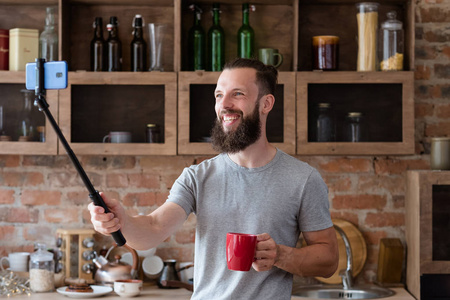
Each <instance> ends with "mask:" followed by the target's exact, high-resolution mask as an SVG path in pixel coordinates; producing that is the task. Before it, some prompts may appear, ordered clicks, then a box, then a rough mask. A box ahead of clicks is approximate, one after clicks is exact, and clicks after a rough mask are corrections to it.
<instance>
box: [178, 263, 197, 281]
mask: <svg viewBox="0 0 450 300" xmlns="http://www.w3.org/2000/svg"><path fill="white" fill-rule="evenodd" d="M193 264H194V263H193V262H192V261H186V262H180V265H179V267H180V280H181V281H183V282H186V283H192V282H190V281H189V280H190V279H192V278H194V267H192V265H193Z"/></svg>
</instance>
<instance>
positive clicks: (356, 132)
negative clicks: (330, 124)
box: [344, 112, 367, 142]
mask: <svg viewBox="0 0 450 300" xmlns="http://www.w3.org/2000/svg"><path fill="white" fill-rule="evenodd" d="M344 141H346V142H365V141H367V130H366V124H365V120H364V116H363V114H362V113H361V112H349V113H348V114H347V116H346V117H345V123H344Z"/></svg>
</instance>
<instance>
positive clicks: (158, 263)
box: [142, 255, 164, 279]
mask: <svg viewBox="0 0 450 300" xmlns="http://www.w3.org/2000/svg"><path fill="white" fill-rule="evenodd" d="M163 268H164V262H163V260H162V259H161V257H159V256H156V255H152V256H147V257H146V258H145V259H144V261H143V262H142V270H143V271H144V274H145V276H147V277H148V278H150V279H156V278H158V277H159V275H160V274H161V272H162V270H163Z"/></svg>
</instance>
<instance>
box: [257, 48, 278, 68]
mask: <svg viewBox="0 0 450 300" xmlns="http://www.w3.org/2000/svg"><path fill="white" fill-rule="evenodd" d="M258 52H259V53H258V54H259V60H260V61H262V62H263V63H264V64H265V65H271V66H274V67H275V68H278V67H279V66H280V65H281V63H282V62H283V55H282V54H281V53H278V49H272V48H261V49H259V51H258Z"/></svg>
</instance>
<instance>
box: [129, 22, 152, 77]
mask: <svg viewBox="0 0 450 300" xmlns="http://www.w3.org/2000/svg"><path fill="white" fill-rule="evenodd" d="M143 25H144V21H143V20H142V16H141V15H136V16H135V17H134V22H133V27H134V31H133V40H132V41H131V49H130V50H131V51H130V53H131V71H133V72H144V71H147V70H148V68H147V42H146V41H145V40H144V31H143Z"/></svg>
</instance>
